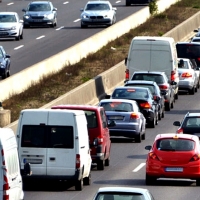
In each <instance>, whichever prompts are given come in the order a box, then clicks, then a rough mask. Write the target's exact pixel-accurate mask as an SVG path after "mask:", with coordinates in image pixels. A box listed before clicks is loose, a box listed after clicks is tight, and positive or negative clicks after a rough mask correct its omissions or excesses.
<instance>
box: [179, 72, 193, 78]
mask: <svg viewBox="0 0 200 200" xmlns="http://www.w3.org/2000/svg"><path fill="white" fill-rule="evenodd" d="M181 77H183V78H190V77H192V74H191V73H190V72H185V73H182V75H181Z"/></svg>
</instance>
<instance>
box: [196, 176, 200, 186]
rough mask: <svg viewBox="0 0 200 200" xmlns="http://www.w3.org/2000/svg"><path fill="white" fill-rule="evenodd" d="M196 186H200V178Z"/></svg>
mask: <svg viewBox="0 0 200 200" xmlns="http://www.w3.org/2000/svg"><path fill="white" fill-rule="evenodd" d="M196 186H200V178H197V179H196Z"/></svg>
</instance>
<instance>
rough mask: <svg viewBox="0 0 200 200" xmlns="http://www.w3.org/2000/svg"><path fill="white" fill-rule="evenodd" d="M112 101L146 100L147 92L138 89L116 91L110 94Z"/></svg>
mask: <svg viewBox="0 0 200 200" xmlns="http://www.w3.org/2000/svg"><path fill="white" fill-rule="evenodd" d="M112 98H113V99H119V98H122V99H146V98H149V95H148V92H147V90H145V89H142V88H141V89H140V88H137V89H136V88H134V89H132V88H127V89H116V90H115V91H114V92H113V94H112Z"/></svg>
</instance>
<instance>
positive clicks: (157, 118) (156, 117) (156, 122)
mask: <svg viewBox="0 0 200 200" xmlns="http://www.w3.org/2000/svg"><path fill="white" fill-rule="evenodd" d="M155 124H156V125H158V113H157V114H156V122H155Z"/></svg>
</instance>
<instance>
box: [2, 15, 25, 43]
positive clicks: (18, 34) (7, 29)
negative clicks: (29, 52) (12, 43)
mask: <svg viewBox="0 0 200 200" xmlns="http://www.w3.org/2000/svg"><path fill="white" fill-rule="evenodd" d="M0 38H11V39H15V40H20V39H23V20H20V18H19V15H18V14H17V13H16V12H0Z"/></svg>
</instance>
